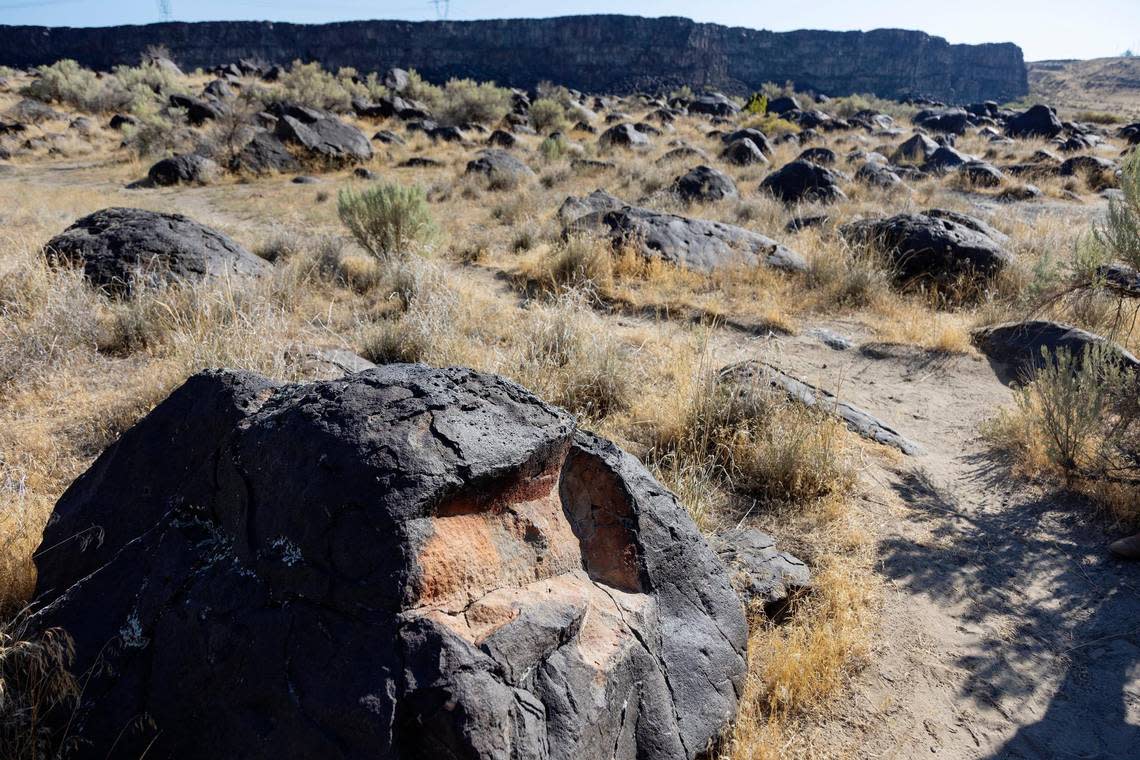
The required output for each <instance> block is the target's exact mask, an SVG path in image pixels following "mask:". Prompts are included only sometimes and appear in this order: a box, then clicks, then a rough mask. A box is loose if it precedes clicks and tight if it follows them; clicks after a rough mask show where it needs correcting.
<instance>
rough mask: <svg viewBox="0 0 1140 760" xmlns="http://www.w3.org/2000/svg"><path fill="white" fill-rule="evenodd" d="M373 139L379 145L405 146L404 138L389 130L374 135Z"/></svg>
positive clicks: (382, 130)
mask: <svg viewBox="0 0 1140 760" xmlns="http://www.w3.org/2000/svg"><path fill="white" fill-rule="evenodd" d="M372 139H373V140H375V141H376V142H378V143H384V144H385V145H403V144H404V138H402V137H400V136H399V135H398V134H396V133H395V132H392V131H389V130H387V129H381V130H380V131H379V132H377V133H376V134H374V135H372Z"/></svg>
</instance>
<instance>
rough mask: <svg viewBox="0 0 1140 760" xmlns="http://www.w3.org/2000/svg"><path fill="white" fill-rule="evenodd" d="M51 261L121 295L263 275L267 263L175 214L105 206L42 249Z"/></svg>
mask: <svg viewBox="0 0 1140 760" xmlns="http://www.w3.org/2000/svg"><path fill="white" fill-rule="evenodd" d="M44 254H45V255H46V256H47V257H48V259H49V260H50V261H52V262H53V263H56V264H62V265H66V266H75V267H82V268H83V274H84V276H85V277H86V278H87V280H88V281H89V282H91V283H92V284H93V285H96V286H98V287H101V288H105V289H107V290H108V291H110V292H112V293H116V294H120V295H128V296H129V295H130V294H131V293H132V292H133V290H134V289H135V288H137V287H138V286H139V285H141V284H147V283H156V282H174V281H193V280H198V279H202V278H204V277H227V276H250V275H260V274H264V273H266V272H267V271H268V270H269V265H268V264H266V263H265V262H264V261H263V260H261V259H259V258H258V257H257V256H254V255H253V254H252V253H250V252H249V251H247V250H246V249H245V248H243V247H242V246H240V245H239V244H237V243H236V242H234V241H233V240H231V239H230V238H229V237H227V236H225V235H223V234H222V233H220V232H217V231H215V230H212V229H210V228H209V227H205V226H203V225H201V224H198V223H197V222H195V221H194V220H193V219H188V218H187V217H185V216H181V215H179V214H159V213H156V212H154V211H145V210H143V209H138V208H106V209H103V210H102V211H96V212H95V213H94V214H91V215H90V216H85V217H83V218H82V219H80V220H79V221H77V222H76V223H75V224H73V225H71V226H70V227H68V228H67V229H66V230H64V231H63V232H62V233H61V234H59V235H56V236H55V237H54V238H52V239H51V240H50V241H48V244H47V245H46V246H44Z"/></svg>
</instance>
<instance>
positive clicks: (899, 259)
mask: <svg viewBox="0 0 1140 760" xmlns="http://www.w3.org/2000/svg"><path fill="white" fill-rule="evenodd" d="M988 230H989V225H986V224H985V223H984V222H981V221H980V220H975V219H973V218H972V217H968V216H966V215H965V214H956V213H952V212H943V211H941V210H938V209H935V210H932V211H928V212H926V213H923V214H896V215H895V216H890V217H887V218H885V219H861V220H858V221H854V222H850V223H849V224H845V225H843V226H842V227H840V234H842V235H843V237H844V239H846V240H847V242H848V243H849V244H851V245H855V246H865V247H870V248H873V249H876V250H878V251H880V252H882V253H883V254H885V255H886V256H887V257H888V258H889V259H890V261H891V265H892V267H893V268H894V270H895V272H896V274H897V275H898V277H899V278H900V279H902V280H915V279H923V278H933V279H936V280H944V281H953V280H956V279H958V278H960V277H971V276H980V277H983V278H989V277H993V276H994V275H996V274H998V273H999V272H1001V271H1002V269H1004V268H1005V267H1006V266H1008V265H1010V264H1012V263H1013V260H1014V259H1013V255H1012V254H1010V253H1009V252H1008V251H1006V250H1005V248H1004V247H1003V246H1002V242H1003V241H1002V240H1001V239H1000V237H998V236H999V235H1000V233H996V232H994V233H993V234H989V233H988V232H987V231H988Z"/></svg>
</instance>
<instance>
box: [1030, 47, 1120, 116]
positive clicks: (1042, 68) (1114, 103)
mask: <svg viewBox="0 0 1140 760" xmlns="http://www.w3.org/2000/svg"><path fill="white" fill-rule="evenodd" d="M1026 66H1027V68H1028V69H1029V92H1030V98H1031V99H1034V100H1040V101H1044V102H1047V103H1050V104H1052V105H1057V106H1059V107H1061V108H1063V109H1071V110H1077V111H1110V112H1113V113H1117V114H1120V115H1122V116H1127V117H1131V118H1140V58H1094V59H1092V60H1089V61H1032V62H1030V63H1027V64H1026Z"/></svg>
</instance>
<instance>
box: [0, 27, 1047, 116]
mask: <svg viewBox="0 0 1140 760" xmlns="http://www.w3.org/2000/svg"><path fill="white" fill-rule="evenodd" d="M0 38H2V39H3V40H4V45H2V46H0V64H4V65H9V66H21V67H26V66H34V65H39V64H45V63H52V62H54V61H56V60H59V59H60V58H74V59H76V60H78V61H79V62H80V63H83V64H85V65H87V66H93V67H97V68H102V69H108V68H110V67H111V66H112V65H114V64H120V63H129V64H134V63H137V61H138V58H139V53H140V51H142V50H144V49H145V48H146V47H147V46H148V45H154V44H162V45H165V46H166V47H167V48H168V49H169V50H170V52H171V54H172V57H173V58H174V60H176V61H177V62H178V63H179V64H180V65H181V66H182V67H183V68H184V69H192V68H194V67H197V66H201V67H209V66H212V65H214V64H217V63H220V62H226V61H233V60H237V59H239V58H242V57H251V58H262V59H266V60H269V61H276V62H279V63H287V62H289V61H292V60H293V59H295V58H304V59H316V60H319V61H321V62H322V63H323V64H324V65H325V67H326V68H328V69H332V70H336V69H337V68H338V67H341V66H354V67H356V68H358V69H360V70H362V71H380V72H382V71H385V70H386V69H388V68H389V67H391V66H401V67H405V68H415V69H416V70H418V71H419V72H420V73H421V74H423V75H424V76H426V77H427V78H428V79H430V80H445V79H447V78H448V77H453V76H458V77H475V78H477V79H491V80H494V81H496V82H498V83H499V84H503V85H512V86H517V87H532V86H534V85H536V84H537V83H539V82H541V81H542V80H544V79H545V80H550V81H553V82H558V83H559V84H564V85H566V86H568V87H574V88H577V89H580V90H585V91H590V92H628V91H631V90H635V89H657V88H668V87H672V86H676V85H679V84H686V83H687V84H692V85H698V86H706V87H712V88H716V89H721V90H724V91H726V92H730V93H737V94H746V93H748V92H751V91H752V90H755V89H757V88H758V87H759V86H760V85H761V84H762V83H764V82H784V81H787V80H789V79H790V80H792V81H794V82H795V83H796V85H797V87H798V88H799V89H810V90H816V91H818V92H822V93H825V94H828V95H847V94H851V93H857V92H872V93H875V94H877V95H880V96H883V97H899V96H905V95H912V94H923V95H930V96H932V97H936V98H939V99H941V100H946V101H953V102H969V101H975V100H985V99H993V100H999V101H1000V100H1011V99H1014V98H1017V97H1021V96H1023V95H1026V94H1027V93H1028V92H1029V87H1028V83H1027V79H1026V69H1025V62H1024V60H1023V57H1022V53H1021V49H1020V48H1018V47H1017V46H1016V45H1013V44H1010V43H1003V44H987V45H951V44H949V43H948V42H946V40H944V39H942V38H940V37H931V36H930V35H927V34H924V33H922V32H917V31H904V30H900V29H879V30H875V31H871V32H824V31H796V32H769V31H762V30H754V29H744V28H739V27H735V28H734V27H725V26H719V25H716V24H698V23H695V22H693V21H690V20H688V19H684V18H658V19H647V18H639V17H635V16H571V17H564V18H552V19H509V20H497V21H444V22H420V23H413V22H403V21H354V22H345V23H338V24H324V25H320V26H306V25H296V24H282V23H269V22H209V23H197V24H188V23H166V24H153V25H150V26H122V27H107V28H102V29H70V28H62V29H60V28H56V29H50V28H45V27H27V26H25V27H0Z"/></svg>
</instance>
